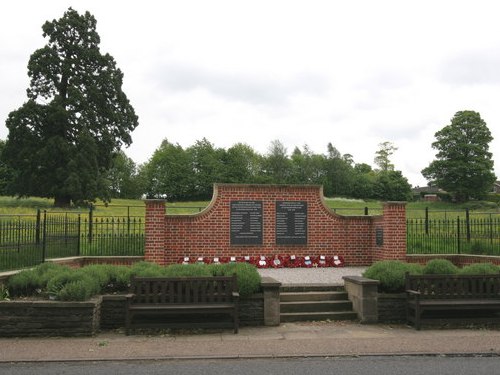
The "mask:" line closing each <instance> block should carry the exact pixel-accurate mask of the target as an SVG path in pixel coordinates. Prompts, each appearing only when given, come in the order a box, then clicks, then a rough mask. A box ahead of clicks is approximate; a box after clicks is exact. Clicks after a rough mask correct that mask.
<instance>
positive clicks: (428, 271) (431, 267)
mask: <svg viewBox="0 0 500 375" xmlns="http://www.w3.org/2000/svg"><path fill="white" fill-rule="evenodd" d="M423 273H424V274H425V275H456V274H457V273H458V267H457V266H455V265H454V264H453V263H452V262H450V261H449V260H446V259H433V260H430V261H428V262H427V263H426V265H425V266H424V269H423Z"/></svg>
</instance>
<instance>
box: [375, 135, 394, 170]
mask: <svg viewBox="0 0 500 375" xmlns="http://www.w3.org/2000/svg"><path fill="white" fill-rule="evenodd" d="M378 147H379V149H378V151H377V152H375V159H374V162H375V164H376V165H377V166H378V167H379V168H380V170H381V171H382V172H387V171H393V170H394V164H392V163H391V160H390V157H391V156H392V155H393V154H394V152H396V151H397V150H398V148H397V147H396V146H394V144H392V143H391V142H388V141H385V142H382V143H379V145H378Z"/></svg>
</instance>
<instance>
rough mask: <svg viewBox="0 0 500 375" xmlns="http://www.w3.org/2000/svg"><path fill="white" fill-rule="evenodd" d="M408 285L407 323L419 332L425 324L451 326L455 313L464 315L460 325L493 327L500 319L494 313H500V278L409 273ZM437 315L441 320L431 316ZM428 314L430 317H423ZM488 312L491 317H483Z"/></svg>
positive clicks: (497, 275)
mask: <svg viewBox="0 0 500 375" xmlns="http://www.w3.org/2000/svg"><path fill="white" fill-rule="evenodd" d="M405 282H406V293H407V314H406V315H407V320H408V322H410V323H413V324H414V326H415V328H416V329H417V330H419V329H420V327H421V323H422V320H428V321H430V320H433V321H435V322H436V321H438V322H449V321H450V320H451V319H452V318H453V316H452V311H458V312H459V314H461V315H458V319H460V320H461V321H463V320H467V321H469V320H470V321H473V322H487V323H490V322H493V321H495V320H498V319H499V318H500V317H499V315H498V314H497V313H496V312H495V310H497V311H500V274H494V275H410V274H408V273H407V274H406V280H405ZM437 311H441V312H440V313H439V314H440V316H436V315H434V316H432V314H435V313H433V312H437ZM425 312H427V313H428V314H429V315H430V316H423V314H424V313H425ZM486 312H488V314H483V313H486ZM492 312H493V313H495V314H492ZM466 313H467V314H466ZM471 313H472V314H471ZM465 315H470V316H465ZM488 315H489V316H488ZM443 316H444V318H443ZM456 318H457V317H455V319H456Z"/></svg>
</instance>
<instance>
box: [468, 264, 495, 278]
mask: <svg viewBox="0 0 500 375" xmlns="http://www.w3.org/2000/svg"><path fill="white" fill-rule="evenodd" d="M499 272H500V268H499V267H497V266H495V265H494V264H492V263H475V264H471V265H469V266H465V267H463V268H462V269H461V270H460V271H459V274H460V275H490V274H495V273H499Z"/></svg>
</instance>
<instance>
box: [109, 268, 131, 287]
mask: <svg viewBox="0 0 500 375" xmlns="http://www.w3.org/2000/svg"><path fill="white" fill-rule="evenodd" d="M131 274H132V270H131V269H130V267H127V266H110V267H109V284H108V285H107V286H106V287H105V288H104V289H103V291H106V292H107V293H114V292H124V291H127V290H128V288H129V286H130V276H131Z"/></svg>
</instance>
